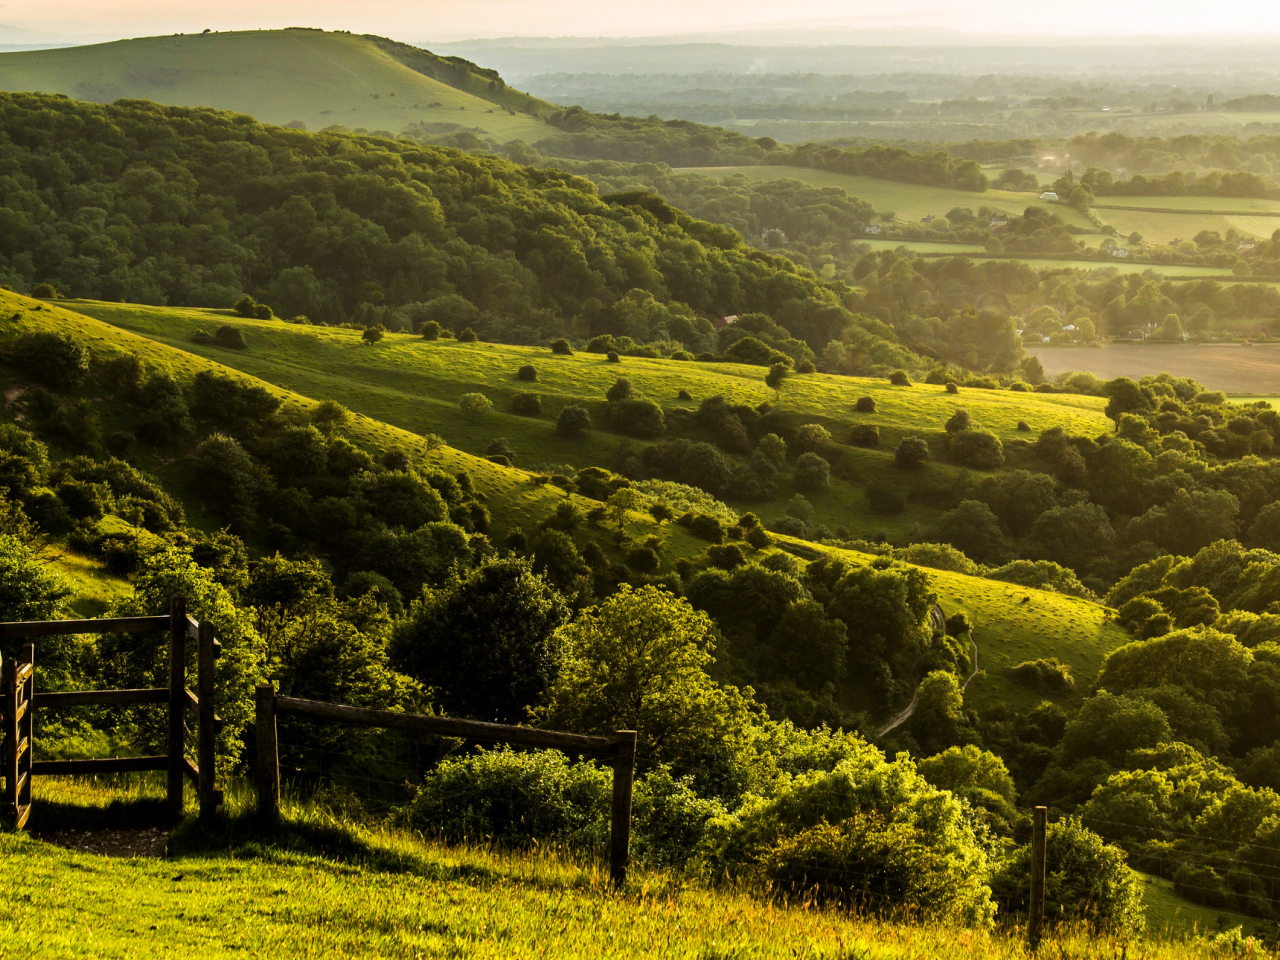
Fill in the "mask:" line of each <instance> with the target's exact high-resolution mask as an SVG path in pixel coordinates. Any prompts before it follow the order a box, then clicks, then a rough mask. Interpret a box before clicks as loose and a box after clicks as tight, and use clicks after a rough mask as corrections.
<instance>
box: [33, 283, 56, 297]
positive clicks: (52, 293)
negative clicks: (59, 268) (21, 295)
mask: <svg viewBox="0 0 1280 960" xmlns="http://www.w3.org/2000/svg"><path fill="white" fill-rule="evenodd" d="M31 296H32V297H33V298H35V299H36V300H56V299H58V291H57V290H55V289H54V287H53V284H52V283H37V284H36V285H35V286H34V287H32V288H31Z"/></svg>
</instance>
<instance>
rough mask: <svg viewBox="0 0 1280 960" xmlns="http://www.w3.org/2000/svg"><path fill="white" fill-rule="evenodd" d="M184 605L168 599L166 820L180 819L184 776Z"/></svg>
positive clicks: (179, 599) (177, 598)
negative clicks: (167, 808)
mask: <svg viewBox="0 0 1280 960" xmlns="http://www.w3.org/2000/svg"><path fill="white" fill-rule="evenodd" d="M186 694H187V601H186V598H185V597H181V596H174V597H171V598H170V599H169V749H168V751H167V753H168V761H169V762H168V767H167V770H168V785H167V789H166V795H167V797H168V800H169V816H170V817H172V818H173V819H175V820H177V819H178V818H180V817H181V816H182V805H183V797H182V779H183V777H184V776H185V775H186V770H185V769H184V761H185V760H186V723H185V722H184V721H185V717H184V711H185V710H186V708H187V696H186Z"/></svg>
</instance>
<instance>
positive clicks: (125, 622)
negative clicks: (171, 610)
mask: <svg viewBox="0 0 1280 960" xmlns="http://www.w3.org/2000/svg"><path fill="white" fill-rule="evenodd" d="M168 625H169V618H168V617H114V618H112V617H105V618H103V619H100V620H33V621H31V622H29V623H0V637H5V638H9V637H58V636H66V635H69V634H75V633H144V632H146V631H147V630H163V629H164V628H165V627H167V626H168Z"/></svg>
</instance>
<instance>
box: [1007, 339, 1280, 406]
mask: <svg viewBox="0 0 1280 960" xmlns="http://www.w3.org/2000/svg"><path fill="white" fill-rule="evenodd" d="M1027 353H1028V354H1029V355H1031V356H1034V357H1038V358H1039V360H1040V362H1041V363H1042V364H1043V365H1044V370H1045V373H1046V374H1048V375H1049V376H1057V375H1058V374H1060V373H1068V372H1072V371H1084V372H1087V373H1094V374H1097V375H1098V376H1100V377H1104V378H1111V377H1122V376H1123V377H1144V376H1147V375H1150V374H1157V373H1172V374H1174V375H1175V376H1179V377H1192V378H1194V379H1196V380H1198V381H1200V382H1201V383H1203V384H1204V385H1205V386H1206V387H1207V388H1209V389H1210V390H1221V391H1223V392H1224V393H1232V394H1253V393H1259V394H1270V393H1280V344H1269V343H1266V344H1264V343H1260V344H1255V345H1254V346H1251V347H1244V346H1235V345H1222V346H1203V345H1198V344H1174V343H1171V344H1147V343H1133V344H1128V343H1123V344H1121V343H1112V344H1104V345H1103V346H1101V347H1027Z"/></svg>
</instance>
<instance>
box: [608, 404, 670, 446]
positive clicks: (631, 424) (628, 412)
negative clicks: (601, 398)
mask: <svg viewBox="0 0 1280 960" xmlns="http://www.w3.org/2000/svg"><path fill="white" fill-rule="evenodd" d="M609 423H610V424H611V425H612V426H613V428H614V429H615V430H617V431H618V432H620V433H625V434H628V435H630V436H633V437H640V438H641V439H648V438H650V437H660V436H662V434H664V433H665V432H666V430H667V423H666V418H665V417H663V415H662V408H661V407H660V406H658V405H657V404H656V403H654V402H653V401H652V400H649V399H647V398H645V397H629V398H627V399H626V400H620V401H619V402H617V403H615V404H613V406H612V407H611V408H610V409H609Z"/></svg>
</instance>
